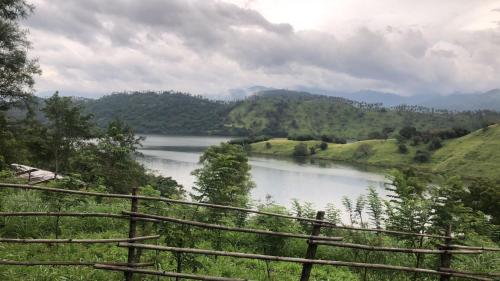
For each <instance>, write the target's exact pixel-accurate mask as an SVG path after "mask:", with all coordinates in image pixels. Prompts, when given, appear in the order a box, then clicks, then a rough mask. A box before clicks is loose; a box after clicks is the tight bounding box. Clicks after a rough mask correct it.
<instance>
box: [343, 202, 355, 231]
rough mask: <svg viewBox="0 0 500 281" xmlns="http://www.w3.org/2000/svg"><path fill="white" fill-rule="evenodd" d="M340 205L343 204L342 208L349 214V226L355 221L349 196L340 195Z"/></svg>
mask: <svg viewBox="0 0 500 281" xmlns="http://www.w3.org/2000/svg"><path fill="white" fill-rule="evenodd" d="M342 205H344V208H345V209H346V211H347V214H348V215H349V222H350V223H351V226H353V225H354V223H356V219H355V218H356V217H355V214H354V207H353V206H352V201H351V199H349V197H347V196H344V197H342Z"/></svg>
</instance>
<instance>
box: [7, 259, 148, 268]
mask: <svg viewBox="0 0 500 281" xmlns="http://www.w3.org/2000/svg"><path fill="white" fill-rule="evenodd" d="M95 264H106V265H116V266H127V265H128V264H127V263H126V262H102V261H12V260H4V259H0V265H19V266H44V265H46V266H94V265H95ZM153 265H154V263H152V262H144V263H135V264H132V266H133V267H147V266H153Z"/></svg>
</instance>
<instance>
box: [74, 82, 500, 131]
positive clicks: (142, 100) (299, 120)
mask: <svg viewBox="0 0 500 281" xmlns="http://www.w3.org/2000/svg"><path fill="white" fill-rule="evenodd" d="M82 103H84V104H85V105H86V107H87V110H88V111H89V112H91V113H93V114H94V115H95V117H96V120H97V122H98V124H99V125H101V126H104V125H105V124H107V123H108V122H109V121H111V120H113V119H115V118H120V119H122V120H124V121H126V122H127V123H128V124H130V125H131V126H132V127H133V128H134V129H135V130H136V131H137V132H140V133H157V134H191V135H214V134H218V135H233V136H237V135H249V136H250V135H253V136H258V135H269V136H275V137H285V136H299V135H300V136H304V135H309V136H313V137H316V138H317V137H319V136H321V135H328V136H336V137H342V138H347V139H367V138H369V137H370V135H372V134H373V133H374V132H381V131H382V130H383V129H384V128H393V129H395V130H399V129H400V128H402V127H404V126H414V127H416V128H417V129H418V130H419V131H425V130H435V129H448V128H452V127H463V128H465V129H468V130H475V129H477V128H480V127H481V126H482V125H483V123H485V122H498V121H500V113H498V112H493V111H476V112H459V113H456V112H449V111H433V110H430V109H427V108H424V107H418V106H398V107H393V108H385V107H382V106H381V105H379V104H367V103H360V102H355V101H351V100H347V99H344V98H339V97H328V96H322V95H313V94H309V93H306V92H294V91H286V90H270V91H264V92H260V93H258V94H256V95H255V96H253V97H251V98H248V99H246V100H244V101H239V102H222V101H213V100H209V99H206V98H202V97H200V96H192V95H188V94H182V93H174V92H163V93H154V92H146V93H129V94H125V93H122V94H113V95H109V96H105V97H103V98H100V99H97V100H87V101H83V102H82Z"/></svg>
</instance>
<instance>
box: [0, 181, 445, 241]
mask: <svg viewBox="0 0 500 281" xmlns="http://www.w3.org/2000/svg"><path fill="white" fill-rule="evenodd" d="M0 187H9V188H20V189H32V190H41V191H48V192H61V193H69V194H76V195H87V196H98V197H107V198H120V199H131V198H132V196H131V195H127V194H112V193H99V192H88V191H79V190H68V189H58V188H51V187H42V186H33V185H28V184H13V183H0ZM136 197H137V198H138V199H140V200H152V201H162V202H165V203H172V204H182V205H192V206H201V207H207V208H218V209H225V210H233V211H240V212H245V213H253V214H259V215H266V216H273V217H279V218H285V219H293V220H298V221H305V222H309V223H322V224H323V225H322V227H331V228H337V229H345V230H352V231H368V232H376V233H386V234H391V235H407V236H423V237H429V238H441V239H443V238H446V236H443V235H434V234H425V233H412V232H405V231H396V230H387V229H374V228H360V227H351V226H341V225H336V224H334V223H330V222H326V221H319V220H316V219H311V218H303V217H295V216H290V215H284V214H277V213H270V212H263V211H258V210H252V209H245V208H240V207H233V206H226V205H218V204H209V203H202V202H191V201H183V200H176V199H169V198H165V197H152V196H142V195H138V196H136Z"/></svg>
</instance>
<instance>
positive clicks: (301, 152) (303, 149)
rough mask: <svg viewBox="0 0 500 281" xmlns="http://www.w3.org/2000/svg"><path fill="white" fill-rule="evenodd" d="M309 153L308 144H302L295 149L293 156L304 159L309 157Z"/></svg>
mask: <svg viewBox="0 0 500 281" xmlns="http://www.w3.org/2000/svg"><path fill="white" fill-rule="evenodd" d="M308 153H309V151H308V149H307V144H305V143H303V142H301V143H299V144H297V145H296V146H295V147H294V148H293V156H296V157H302V156H307V155H309V154H308Z"/></svg>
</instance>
